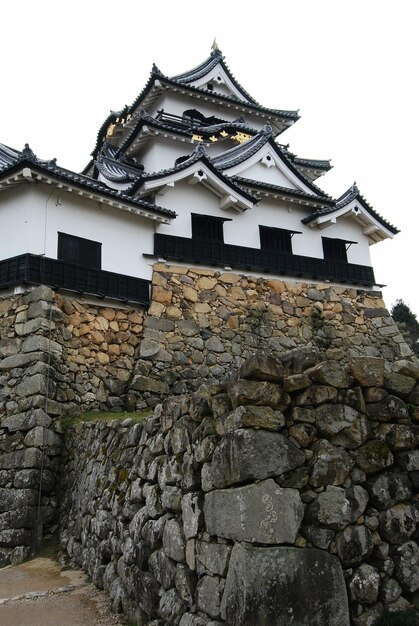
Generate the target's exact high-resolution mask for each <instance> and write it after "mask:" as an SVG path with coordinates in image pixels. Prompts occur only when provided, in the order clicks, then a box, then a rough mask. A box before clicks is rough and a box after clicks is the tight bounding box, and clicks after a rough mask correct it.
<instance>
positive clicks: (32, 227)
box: [0, 184, 48, 259]
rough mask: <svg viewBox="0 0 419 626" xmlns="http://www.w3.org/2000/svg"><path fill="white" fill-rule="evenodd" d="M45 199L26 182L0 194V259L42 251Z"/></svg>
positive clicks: (46, 198) (46, 197) (41, 252)
mask: <svg viewBox="0 0 419 626" xmlns="http://www.w3.org/2000/svg"><path fill="white" fill-rule="evenodd" d="M47 200H48V195H46V196H45V197H42V198H40V197H39V194H38V193H37V192H36V190H35V188H34V187H32V186H31V185H29V184H22V186H18V187H16V188H14V189H8V190H6V191H2V192H1V193H0V242H1V243H0V259H8V258H10V257H14V256H18V255H20V254H25V253H26V252H30V253H32V254H43V253H44V215H45V207H46V204H47Z"/></svg>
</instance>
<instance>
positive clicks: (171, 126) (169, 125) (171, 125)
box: [117, 109, 257, 153]
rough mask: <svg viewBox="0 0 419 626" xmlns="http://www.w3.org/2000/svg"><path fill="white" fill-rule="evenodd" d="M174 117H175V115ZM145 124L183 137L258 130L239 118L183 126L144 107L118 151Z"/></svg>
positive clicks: (127, 145) (128, 143)
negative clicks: (159, 116)
mask: <svg viewBox="0 0 419 626" xmlns="http://www.w3.org/2000/svg"><path fill="white" fill-rule="evenodd" d="M172 117H173V118H174V116H172ZM168 118H170V116H169V115H168ZM144 125H147V126H152V127H153V128H156V129H157V130H162V131H166V132H170V133H173V134H176V135H182V136H183V137H188V138H190V137H192V135H194V134H203V135H206V136H208V137H209V136H211V135H213V134H214V133H217V132H220V131H222V130H226V129H227V130H228V129H233V130H237V131H243V132H246V133H256V132H257V131H256V130H255V129H252V128H250V126H249V125H248V124H247V123H246V122H245V121H239V120H237V121H234V122H228V121H226V122H223V123H220V124H212V125H206V126H205V125H200V124H199V123H195V124H194V126H193V128H192V127H189V128H188V125H187V123H186V122H185V124H184V125H183V127H182V125H181V124H176V122H175V120H174V119H173V120H170V119H168V120H167V119H158V118H155V117H153V116H152V115H150V114H149V113H147V111H144V109H141V110H140V113H139V115H138V121H137V123H136V124H135V126H134V127H133V128H132V129H131V131H130V132H129V134H128V135H127V136H126V138H125V139H124V141H123V142H122V144H121V146H120V147H119V148H117V153H122V152H124V151H125V150H127V149H128V147H129V146H130V144H131V143H132V142H133V141H134V139H135V137H136V136H137V135H138V133H139V131H140V130H141V128H142V127H143V126H144Z"/></svg>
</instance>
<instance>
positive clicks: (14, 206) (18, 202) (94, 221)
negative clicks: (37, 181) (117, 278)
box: [0, 185, 155, 279]
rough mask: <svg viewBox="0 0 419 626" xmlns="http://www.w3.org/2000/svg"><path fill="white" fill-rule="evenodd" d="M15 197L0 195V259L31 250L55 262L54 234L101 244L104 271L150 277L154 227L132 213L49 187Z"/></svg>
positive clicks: (149, 222)
mask: <svg viewBox="0 0 419 626" xmlns="http://www.w3.org/2000/svg"><path fill="white" fill-rule="evenodd" d="M22 191H24V192H23V193H20V192H19V191H17V192H15V193H13V194H12V195H13V198H11V201H10V202H6V203H5V202H4V200H3V201H2V198H3V197H2V195H0V228H1V231H0V232H1V239H2V246H1V258H3V259H4V258H9V257H12V256H16V255H18V254H24V253H26V252H30V253H32V254H45V256H47V257H50V258H53V259H56V258H57V248H58V234H57V233H58V232H63V233H66V234H69V235H75V236H77V237H84V238H86V239H91V240H93V241H98V242H100V243H101V244H102V269H103V270H107V271H111V272H117V273H120V274H126V275H128V276H137V277H141V278H147V279H150V278H151V274H152V269H151V261H148V260H147V259H145V258H144V257H143V253H149V254H150V253H152V252H153V234H154V230H155V227H154V224H155V222H152V221H150V220H147V219H145V218H143V217H138V216H136V215H133V214H131V213H128V212H125V211H122V210H119V209H115V208H113V207H109V206H107V205H99V203H98V202H97V201H93V200H88V199H85V198H82V197H80V196H76V195H75V194H72V193H69V192H62V191H58V190H57V189H55V188H54V187H51V186H49V185H39V186H36V187H35V186H33V188H31V189H28V188H25V189H24V190H22Z"/></svg>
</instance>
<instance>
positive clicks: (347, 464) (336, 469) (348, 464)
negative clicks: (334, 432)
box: [310, 439, 354, 487]
mask: <svg viewBox="0 0 419 626" xmlns="http://www.w3.org/2000/svg"><path fill="white" fill-rule="evenodd" d="M313 452H314V454H313V457H312V459H311V461H310V469H311V477H310V483H311V485H312V486H313V487H322V486H325V485H336V486H337V485H342V484H343V483H344V482H345V480H346V477H347V475H348V474H349V472H350V471H351V468H352V466H353V464H354V461H353V459H352V457H351V456H350V455H349V454H348V453H347V452H346V451H345V450H343V449H342V448H340V447H339V448H338V447H336V446H334V445H333V444H331V443H329V441H327V439H319V440H318V441H316V443H315V444H314V446H313Z"/></svg>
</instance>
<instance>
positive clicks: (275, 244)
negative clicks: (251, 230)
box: [259, 226, 296, 254]
mask: <svg viewBox="0 0 419 626" xmlns="http://www.w3.org/2000/svg"><path fill="white" fill-rule="evenodd" d="M259 233H260V247H261V249H262V250H270V251H272V252H285V253H288V254H292V243H291V239H292V236H293V235H294V234H296V231H293V230H285V229H284V228H272V227H271V226H259Z"/></svg>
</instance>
